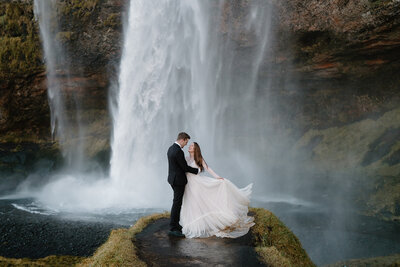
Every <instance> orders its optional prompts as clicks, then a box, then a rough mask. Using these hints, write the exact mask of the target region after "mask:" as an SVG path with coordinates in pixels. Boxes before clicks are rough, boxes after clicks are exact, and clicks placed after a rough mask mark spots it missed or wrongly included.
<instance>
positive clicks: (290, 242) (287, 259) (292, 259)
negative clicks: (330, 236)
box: [250, 208, 315, 267]
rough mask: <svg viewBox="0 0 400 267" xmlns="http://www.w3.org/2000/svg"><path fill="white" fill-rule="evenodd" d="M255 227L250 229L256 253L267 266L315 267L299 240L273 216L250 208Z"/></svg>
mask: <svg viewBox="0 0 400 267" xmlns="http://www.w3.org/2000/svg"><path fill="white" fill-rule="evenodd" d="M250 211H251V212H253V213H254V219H255V225H254V226H253V227H252V228H251V233H252V234H253V237H254V240H255V245H256V251H257V253H258V254H259V255H260V258H261V260H262V261H263V262H264V263H265V264H267V265H268V266H307V267H311V266H315V265H314V263H313V262H312V261H311V259H310V258H309V257H308V255H307V253H306V251H305V250H304V249H303V247H302V246H301V243H300V241H299V239H298V238H297V237H296V236H295V235H294V234H293V233H292V232H291V231H290V230H289V229H288V228H287V227H286V226H285V225H284V224H283V223H282V222H281V221H280V220H279V219H278V218H277V217H276V216H275V215H274V214H272V212H270V211H267V210H265V209H261V208H250Z"/></svg>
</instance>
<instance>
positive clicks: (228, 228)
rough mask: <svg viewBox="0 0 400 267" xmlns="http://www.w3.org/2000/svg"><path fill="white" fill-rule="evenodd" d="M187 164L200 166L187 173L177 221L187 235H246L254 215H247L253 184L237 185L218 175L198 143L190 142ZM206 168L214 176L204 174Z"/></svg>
mask: <svg viewBox="0 0 400 267" xmlns="http://www.w3.org/2000/svg"><path fill="white" fill-rule="evenodd" d="M189 154H190V156H189V157H187V158H186V161H187V162H188V165H189V166H191V167H194V168H199V169H200V170H201V172H200V173H199V174H197V175H196V174H192V173H187V174H186V175H187V180H188V183H187V184H186V187H185V193H184V195H183V202H182V209H181V215H180V222H179V224H180V225H182V227H183V228H182V233H183V234H184V235H185V236H186V237H187V238H194V237H209V236H214V235H215V236H218V237H230V238H236V237H240V236H243V235H245V234H246V233H247V232H248V231H249V228H250V227H251V226H253V225H254V223H253V220H254V218H253V217H249V216H247V212H248V205H249V202H250V200H249V197H250V194H251V189H252V186H253V184H249V185H248V186H246V187H244V188H241V189H239V188H237V187H236V186H235V185H234V184H233V183H232V182H230V181H229V180H228V179H224V178H222V177H220V176H219V175H217V174H216V173H215V172H214V171H213V170H212V169H211V168H210V167H209V166H208V165H207V163H206V162H205V160H204V159H203V157H202V155H201V150H200V146H199V145H198V144H197V143H196V142H194V143H192V144H191V145H190V146H189ZM203 171H207V172H208V173H210V174H211V175H212V176H213V177H214V178H215V179H214V178H211V177H207V176H205V175H204V172H203Z"/></svg>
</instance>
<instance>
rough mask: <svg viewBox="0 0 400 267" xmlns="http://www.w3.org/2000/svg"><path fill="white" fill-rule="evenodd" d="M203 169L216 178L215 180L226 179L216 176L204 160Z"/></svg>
mask: <svg viewBox="0 0 400 267" xmlns="http://www.w3.org/2000/svg"><path fill="white" fill-rule="evenodd" d="M203 167H204V169H205V170H206V171H207V172H208V173H209V174H211V175H212V176H214V178H216V179H224V178H222V177H221V176H219V175H218V174H216V173H215V172H214V171H213V170H212V169H211V168H210V167H208V165H207V163H206V162H205V161H204V159H203Z"/></svg>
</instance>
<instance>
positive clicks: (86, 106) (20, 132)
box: [0, 0, 127, 190]
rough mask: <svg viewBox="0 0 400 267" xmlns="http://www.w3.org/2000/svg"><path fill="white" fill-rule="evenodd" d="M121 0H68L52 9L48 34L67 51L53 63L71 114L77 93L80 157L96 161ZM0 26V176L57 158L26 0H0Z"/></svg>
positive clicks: (103, 147)
mask: <svg viewBox="0 0 400 267" xmlns="http://www.w3.org/2000/svg"><path fill="white" fill-rule="evenodd" d="M126 3H127V1H117V0H108V1H102V0H93V1H92V0H91V1H77V0H68V1H60V2H59V5H58V7H57V10H54V12H55V17H56V18H57V19H58V20H59V21H58V24H59V25H60V29H59V32H55V33H53V34H54V36H55V38H57V40H58V41H59V42H60V43H61V44H62V45H63V46H64V47H65V50H66V54H67V57H68V58H67V62H66V64H65V65H59V66H57V70H56V72H57V79H58V80H59V82H60V84H61V86H62V90H63V94H64V96H65V99H66V111H67V114H74V113H75V109H76V102H77V101H76V98H77V99H78V102H79V106H80V109H81V110H80V113H81V114H80V115H81V120H82V122H83V123H84V124H86V125H87V126H88V127H87V129H86V130H87V132H86V137H87V138H88V139H90V140H92V142H87V150H88V156H89V157H100V158H103V160H106V158H104V156H105V155H106V154H108V150H109V136H110V128H109V113H108V107H107V104H108V102H107V101H108V100H107V96H108V88H109V87H110V86H111V85H110V84H111V83H113V82H114V81H115V80H116V75H117V67H118V63H119V59H120V53H121V46H122V41H121V38H122V36H121V32H122V19H123V17H124V15H123V12H124V10H125V9H126V8H124V5H125V4H126ZM56 14H57V15H56ZM0 33H1V35H2V37H1V38H0V175H1V174H3V175H1V176H5V177H7V176H9V175H11V174H14V173H18V177H20V178H21V177H23V176H24V175H26V174H28V173H29V172H30V171H32V168H34V165H35V164H36V162H38V161H39V160H40V159H43V158H45V159H49V160H50V161H51V162H53V163H49V164H50V168H53V167H54V159H55V160H56V163H57V162H60V161H61V154H60V150H59V145H58V143H57V141H55V140H53V138H52V137H51V129H50V108H49V103H48V97H47V84H46V67H45V65H44V59H43V55H42V48H41V40H40V34H39V28H38V23H37V21H36V20H35V18H34V13H33V1H32V0H16V1H6V2H0ZM66 66H68V67H67V68H66ZM67 77H68V79H67ZM72 116H73V115H72ZM106 157H107V156H106ZM51 166H53V167H51ZM14 176H15V175H14ZM21 179H22V178H21ZM2 189H3V188H0V190H2Z"/></svg>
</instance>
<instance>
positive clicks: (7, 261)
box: [0, 256, 84, 267]
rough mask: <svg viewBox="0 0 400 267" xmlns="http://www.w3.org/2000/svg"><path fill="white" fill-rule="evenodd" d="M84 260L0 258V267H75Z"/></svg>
mask: <svg viewBox="0 0 400 267" xmlns="http://www.w3.org/2000/svg"><path fill="white" fill-rule="evenodd" d="M83 259H84V258H83V257H77V256H48V257H45V258H41V259H37V260H32V259H28V258H23V259H12V258H4V257H1V256H0V265H1V266H10V267H11V266H55V267H56V266H58V267H63V266H65V267H67V266H68V267H69V266H75V265H76V264H78V263H80V262H81V261H82V260H83Z"/></svg>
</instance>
